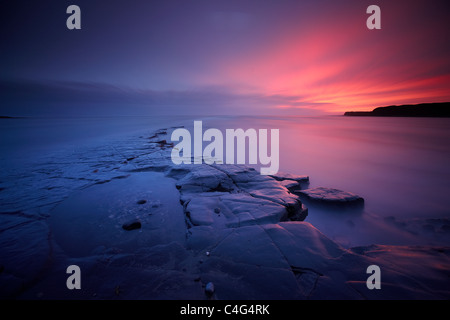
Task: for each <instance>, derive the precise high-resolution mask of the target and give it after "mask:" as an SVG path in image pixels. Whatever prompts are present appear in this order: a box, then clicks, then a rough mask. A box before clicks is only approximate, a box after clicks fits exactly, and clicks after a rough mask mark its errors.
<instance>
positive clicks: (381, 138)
mask: <svg viewBox="0 0 450 320" xmlns="http://www.w3.org/2000/svg"><path fill="white" fill-rule="evenodd" d="M194 120H202V123H203V126H204V128H205V129H206V128H218V129H219V130H226V129H237V128H242V129H244V130H246V129H249V128H253V129H278V130H279V171H282V172H286V173H291V174H298V175H308V176H309V178H310V183H309V186H306V187H307V188H315V187H328V188H336V189H340V190H343V191H348V192H352V193H355V194H358V195H360V196H361V197H363V198H364V200H365V201H364V206H363V207H358V208H355V209H351V208H350V209H348V208H345V209H341V208H336V207H327V206H324V205H322V204H318V203H314V202H308V203H307V207H308V216H307V217H306V219H305V221H306V222H309V223H311V224H312V225H313V226H315V227H316V228H317V229H319V230H320V231H321V232H322V233H324V234H325V235H326V236H327V237H329V238H331V239H333V240H335V241H336V242H338V243H339V244H341V245H342V246H344V247H347V248H350V247H356V246H362V245H370V244H386V245H438V246H439V245H442V246H449V245H450V118H402V117H395V118H394V117H345V116H337V115H336V116H311V117H302V116H282V117H281V116H209V117H208V116H142V117H126V116H123V117H83V118H38V117H35V118H14V119H0V165H1V173H0V199H1V202H3V203H0V214H2V213H3V212H6V211H7V212H12V211H14V209H15V207H16V206H17V210H21V208H22V207H23V204H21V203H19V202H20V201H21V200H20V199H21V198H20V197H13V194H12V193H11V192H12V191H11V190H13V189H11V188H14V187H16V188H20V190H21V191H22V192H23V190H25V191H26V192H27V194H33V193H34V192H35V190H34V188H35V186H36V185H37V181H36V184H34V183H33V179H39V175H33V174H34V173H36V172H37V171H39V170H41V171H42V170H43V166H44V167H45V165H46V164H45V163H46V162H45V161H48V159H51V158H52V155H53V154H58V155H59V156H60V155H61V154H64V153H66V152H67V155H68V157H67V159H68V160H70V156H69V155H70V154H73V150H77V152H78V154H79V153H80V152H86V153H90V156H91V157H92V156H94V157H95V156H96V155H95V151H93V150H99V149H98V148H97V149H95V148H94V146H97V147H98V146H99V145H102V144H105V145H113V144H114V143H129V141H130V140H129V138H130V137H131V139H132V138H133V137H134V136H136V137H138V136H139V135H142V134H151V133H152V132H154V131H155V130H158V129H161V128H169V127H180V126H184V127H186V128H190V127H192V125H193V121H194ZM121 137H127V139H120V138H121ZM121 141H122V142H121ZM126 141H128V142H126ZM100 156H101V155H100V154H99V157H100ZM46 159H47V160H46ZM74 161H75V160H74ZM51 165H52V166H55V163H54V162H52V164H51ZM59 165H60V166H64V167H65V168H70V167H71V166H72V165H74V164H73V163H71V161H64V162H61V163H60V164H59ZM44 171H45V170H44ZM32 173H33V174H32ZM24 176H27V177H28V178H27V180H26V183H23V184H21V180H20V178H21V177H24ZM34 176H35V177H36V178H33V177H34ZM47 189H49V188H47ZM49 190H50V189H49ZM50 192H51V190H50ZM55 199H57V197H55ZM39 201H40V199H37V200H36V201H35V202H33V203H35V204H36V205H38V204H39ZM42 201H45V199H42Z"/></svg>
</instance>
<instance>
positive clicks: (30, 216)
mask: <svg viewBox="0 0 450 320" xmlns="http://www.w3.org/2000/svg"><path fill="white" fill-rule="evenodd" d="M132 141H133V143H130V141H129V140H126V141H121V142H120V143H118V142H117V141H116V142H115V143H112V145H113V146H114V147H108V146H105V145H101V146H98V147H95V148H91V149H89V150H82V151H79V152H77V153H72V154H67V153H61V155H60V156H59V157H57V156H55V155H52V157H51V158H50V159H47V160H46V162H45V163H44V162H43V163H40V164H35V165H34V167H33V170H31V171H30V172H31V173H30V174H29V175H28V176H27V175H24V174H19V173H14V172H11V173H9V174H10V175H15V177H16V178H17V179H18V180H19V181H20V182H21V183H25V184H27V183H28V184H31V185H32V190H33V191H34V193H30V192H29V190H28V191H27V190H24V191H21V189H20V188H19V187H17V186H15V184H14V183H9V184H8V185H7V186H2V188H4V189H3V190H2V192H1V197H3V198H2V199H3V200H5V199H6V200H7V201H6V200H5V201H2V203H1V211H2V215H1V216H0V218H1V219H2V229H0V244H1V248H2V250H1V252H0V265H1V266H2V269H1V270H2V271H1V272H0V296H1V297H2V298H3V297H6V298H19V299H79V298H83V299H208V298H210V297H211V296H213V297H214V298H215V299H409V298H413V299H448V298H449V297H450V289H449V288H450V283H449V272H448V270H450V249H449V248H448V247H432V246H422V247H418V246H415V247H414V246H384V245H370V246H361V247H353V248H350V249H346V248H343V247H342V246H341V245H339V244H338V243H337V242H335V241H333V240H331V239H329V238H328V237H326V236H325V235H324V234H323V233H322V232H321V231H320V230H318V229H316V228H315V227H314V226H313V225H312V224H310V223H309V222H308V217H307V215H308V210H307V208H306V207H305V205H304V203H303V202H302V200H301V196H300V197H299V195H298V194H297V193H299V192H300V194H301V195H304V196H307V197H309V198H312V197H317V198H320V197H322V198H321V199H319V200H320V201H332V202H337V203H340V202H348V201H350V202H352V201H360V200H357V199H358V197H357V196H356V197H355V195H353V194H350V193H345V192H341V191H339V192H338V191H334V189H329V188H328V189H325V188H322V189H320V188H315V189H307V186H308V183H309V177H307V176H300V175H292V174H287V173H279V174H277V175H274V176H262V175H260V174H259V172H258V171H257V170H255V169H253V168H250V167H246V166H238V165H206V164H201V165H174V164H173V163H172V162H171V160H170V150H171V144H170V143H168V141H170V129H162V130H158V131H156V132H153V133H150V134H147V135H142V136H141V138H138V139H136V137H133V140H132ZM74 157H75V159H78V161H74V160H73V158H74ZM99 159H101V160H99ZM67 163H71V165H70V166H68V165H67ZM2 181H11V179H9V178H8V179H2ZM18 185H21V184H18ZM299 190H300V191H299ZM25 191H27V192H25ZM5 197H7V198H5ZM144 199H145V202H144ZM324 199H327V200H324ZM310 200H311V199H310ZM13 209H14V210H13ZM310 214H311V213H310ZM303 220H304V221H303ZM137 222H139V224H140V228H139V230H138V231H127V230H124V228H123V226H125V225H127V224H128V225H130V224H131V225H133V224H134V223H137ZM432 222H433V221H432ZM444 222H445V221H444ZM444 222H442V221H439V224H437V223H434V222H433V224H432V223H431V222H429V223H428V224H430V225H431V226H432V227H434V228H440V229H439V230H441V229H442V230H444V231H446V230H447V229H448V228H447V226H448V223H447V222H445V223H444ZM399 223H400V222H399V221H397V220H393V221H392V224H393V225H394V226H395V227H397V225H398V224H399ZM135 226H136V225H135ZM401 226H403V225H401ZM408 226H409V225H406V227H408ZM412 227H413V225H411V228H412ZM446 228H447V229H446ZM428 229H430V227H429V228H428ZM428 229H427V230H428ZM444 231H443V232H444ZM446 232H447V231H446ZM419 261H420V264H419V263H418V262H419ZM71 264H76V265H78V266H80V268H81V270H82V274H83V280H82V283H83V290H75V291H71V290H67V288H66V287H65V285H64V284H65V281H66V279H67V274H66V268H67V266H68V265H71ZM372 264H376V265H378V266H379V267H380V268H381V270H382V289H381V290H369V289H368V288H367V287H366V282H365V281H366V279H367V276H368V275H367V273H366V269H367V267H368V266H369V265H372Z"/></svg>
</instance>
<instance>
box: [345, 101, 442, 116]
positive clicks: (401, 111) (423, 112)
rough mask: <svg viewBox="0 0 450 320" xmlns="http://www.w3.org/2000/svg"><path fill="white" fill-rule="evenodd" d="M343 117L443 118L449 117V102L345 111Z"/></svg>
mask: <svg viewBox="0 0 450 320" xmlns="http://www.w3.org/2000/svg"><path fill="white" fill-rule="evenodd" d="M344 116H357V117H436V118H444V117H450V102H440V103H421V104H414V105H410V104H405V105H401V106H388V107H378V108H375V109H373V110H372V111H347V112H346V113H344Z"/></svg>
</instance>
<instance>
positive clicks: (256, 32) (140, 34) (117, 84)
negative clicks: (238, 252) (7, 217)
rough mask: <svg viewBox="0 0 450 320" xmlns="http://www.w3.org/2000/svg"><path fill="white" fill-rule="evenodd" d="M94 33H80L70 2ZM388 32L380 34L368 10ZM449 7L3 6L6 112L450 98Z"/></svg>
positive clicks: (291, 2)
mask: <svg viewBox="0 0 450 320" xmlns="http://www.w3.org/2000/svg"><path fill="white" fill-rule="evenodd" d="M72 4H75V5H78V6H79V7H80V9H81V29H80V30H69V29H68V28H67V27H66V20H67V18H68V17H69V16H70V14H67V13H66V9H67V7H68V6H69V5H72ZM372 4H376V5H378V6H379V7H380V9H381V29H380V30H369V29H368V28H367V27H366V20H367V19H368V17H369V16H370V14H367V13H366V9H367V7H368V6H369V5H372ZM449 16H450V2H449V1H448V0H433V1H403V0H402V1H394V0H389V1H386V0H383V1H379V0H371V1H364V0H341V1H336V0H333V1H330V0H328V1H327V0H310V1H309V0H306V1H300V0H226V1H225V0H209V1H197V0H183V1H173V0H159V1H143V0H133V1H125V0H109V1H100V0H96V1H92V0H91V1H88V0H71V1H65V0H46V1H25V0H15V1H7V0H0V42H1V46H0V63H1V68H0V70H1V71H0V115H13V116H30V115H32V116H33V115H34V116H36V115H38V116H48V115H68V116H76V115H151V114H169V115H170V114H178V115H183V114H186V115H189V114H192V115H196V114H217V115H222V114H227V115H234V114H236V115H238V114H239V115H241V114H246V115H252V114H258V115H261V114H264V115H289V114H292V115H305V116H309V115H321V114H342V113H343V112H345V111H354V110H363V111H364V110H372V109H373V108H375V107H378V106H385V105H394V104H413V103H422V102H444V101H450V22H449V21H450V20H449V19H448V17H449Z"/></svg>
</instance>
